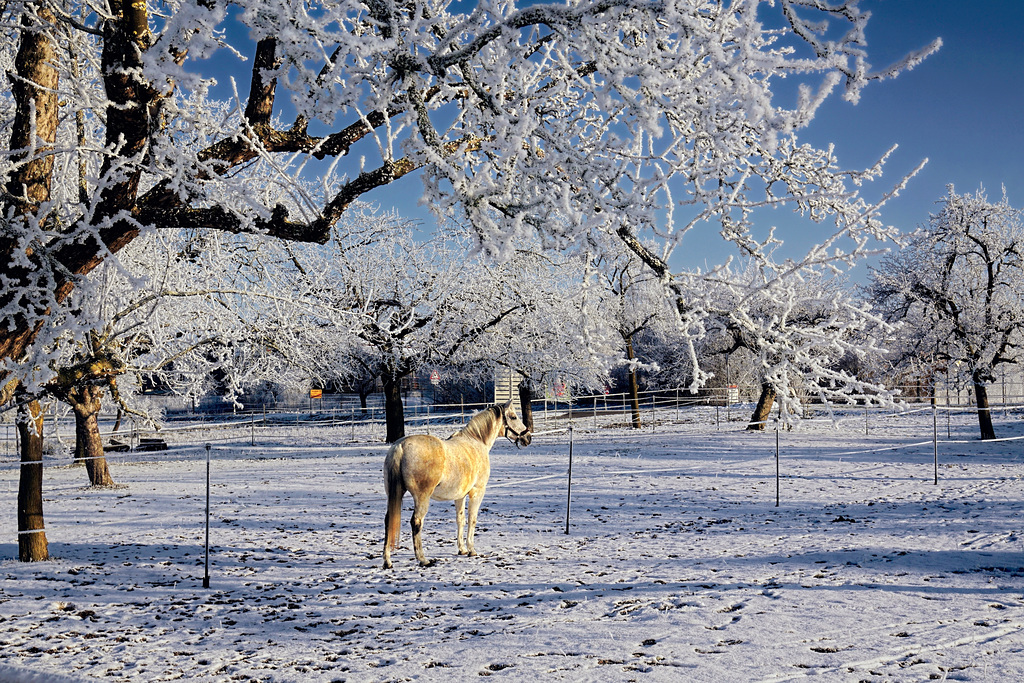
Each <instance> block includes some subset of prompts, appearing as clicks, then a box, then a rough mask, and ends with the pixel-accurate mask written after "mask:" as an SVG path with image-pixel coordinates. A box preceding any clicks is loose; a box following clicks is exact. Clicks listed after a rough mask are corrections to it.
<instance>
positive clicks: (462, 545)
mask: <svg viewBox="0 0 1024 683" xmlns="http://www.w3.org/2000/svg"><path fill="white" fill-rule="evenodd" d="M465 539H466V497H465V496H463V497H462V498H456V499H455V543H456V544H458V546H459V555H468V554H469V549H468V548H466V540H465Z"/></svg>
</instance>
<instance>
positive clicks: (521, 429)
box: [496, 400, 532, 447]
mask: <svg viewBox="0 0 1024 683" xmlns="http://www.w3.org/2000/svg"><path fill="white" fill-rule="evenodd" d="M496 407H497V408H498V411H499V412H500V413H501V420H502V423H503V424H502V428H503V432H502V433H503V434H504V435H505V438H506V439H508V440H509V441H511V442H512V443H514V444H515V445H516V447H519V446H529V445H530V441H531V440H532V439H531V438H530V428H529V427H527V426H526V425H525V424H523V421H522V420H520V419H519V415H517V414H516V409H515V408H513V407H512V401H511V400H509V401H507V402H505V403H499V404H498V405H497V406H496Z"/></svg>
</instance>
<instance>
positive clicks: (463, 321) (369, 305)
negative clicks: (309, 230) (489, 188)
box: [292, 214, 526, 442]
mask: <svg viewBox="0 0 1024 683" xmlns="http://www.w3.org/2000/svg"><path fill="white" fill-rule="evenodd" d="M328 246H329V247H330V251H324V250H305V252H304V253H303V254H302V255H301V256H300V255H298V250H295V249H293V250H292V251H293V252H294V253H295V254H296V256H295V263H296V267H297V268H298V269H300V270H301V272H302V273H305V274H306V277H308V278H312V279H315V281H316V282H318V283H319V284H317V285H315V286H312V287H310V289H311V291H313V292H315V296H316V297H317V298H319V299H321V300H322V301H323V302H324V303H325V304H326V305H328V306H329V307H331V308H333V309H335V310H337V311H341V312H343V314H344V317H343V318H342V319H341V322H340V325H342V326H343V327H344V328H346V330H347V334H348V335H349V337H350V338H354V339H356V340H358V342H359V343H358V344H353V345H352V346H353V350H352V351H351V352H350V353H348V355H349V356H350V357H352V358H353V360H355V359H356V357H357V356H361V357H362V362H364V363H366V364H367V365H368V366H369V367H370V368H372V370H373V371H374V373H375V374H376V376H378V377H380V379H381V382H382V384H383V385H384V409H385V415H386V423H387V436H386V440H387V441H388V442H394V441H397V440H398V439H400V438H402V437H403V436H404V435H405V417H404V410H403V405H402V394H401V381H402V379H403V378H404V377H407V376H409V375H411V374H412V373H414V372H416V371H418V370H420V369H422V368H424V367H428V366H438V365H445V364H447V363H449V362H451V361H452V359H454V358H456V357H457V356H458V355H459V354H460V353H461V352H462V351H463V349H464V348H465V347H466V346H467V345H469V344H470V343H472V342H473V341H474V340H476V339H477V338H478V337H480V336H481V335H483V334H485V333H487V332H488V331H489V330H491V329H493V328H494V327H495V326H497V325H499V324H500V323H501V322H502V321H503V320H504V319H506V318H508V317H509V316H511V315H513V314H515V313H517V312H519V313H522V312H524V311H525V309H526V305H525V302H524V301H522V300H521V299H520V298H519V297H518V296H517V295H516V292H515V291H514V290H513V288H512V287H511V286H510V285H509V284H508V283H506V282H503V281H502V280H501V279H500V278H499V277H495V274H494V272H493V271H492V270H490V269H488V268H487V267H486V266H485V265H484V264H482V263H481V262H480V261H479V260H478V259H474V258H472V257H471V256H470V255H469V254H468V253H467V242H466V240H465V238H464V237H461V238H460V236H459V235H458V233H457V230H456V229H451V230H448V231H444V232H442V233H440V234H438V235H436V236H435V237H434V238H432V239H429V240H416V239H415V238H414V235H413V225H412V224H410V223H409V222H408V221H403V220H402V219H400V218H399V217H398V216H397V215H395V214H388V215H385V216H383V217H381V220H380V221H379V223H378V229H377V230H376V231H374V232H373V233H367V234H362V233H356V234H339V235H338V236H337V239H336V240H334V241H332V242H331V243H329V245H328ZM325 348H330V347H329V346H320V347H318V349H313V350H311V352H314V353H323V350H322V349H325ZM341 355H342V356H344V355H345V354H344V353H342V354H341Z"/></svg>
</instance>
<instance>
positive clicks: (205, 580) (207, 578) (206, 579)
mask: <svg viewBox="0 0 1024 683" xmlns="http://www.w3.org/2000/svg"><path fill="white" fill-rule="evenodd" d="M209 587H210V444H206V570H205V573H204V574H203V588H209Z"/></svg>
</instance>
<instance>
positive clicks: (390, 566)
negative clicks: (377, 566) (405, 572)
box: [383, 562, 394, 569]
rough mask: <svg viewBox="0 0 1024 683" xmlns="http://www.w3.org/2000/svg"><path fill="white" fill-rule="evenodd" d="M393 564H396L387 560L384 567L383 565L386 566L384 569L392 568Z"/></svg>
mask: <svg viewBox="0 0 1024 683" xmlns="http://www.w3.org/2000/svg"><path fill="white" fill-rule="evenodd" d="M393 566H394V565H392V564H391V563H390V562H385V563H384V567H383V568H384V569H391V568H392V567H393Z"/></svg>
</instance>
